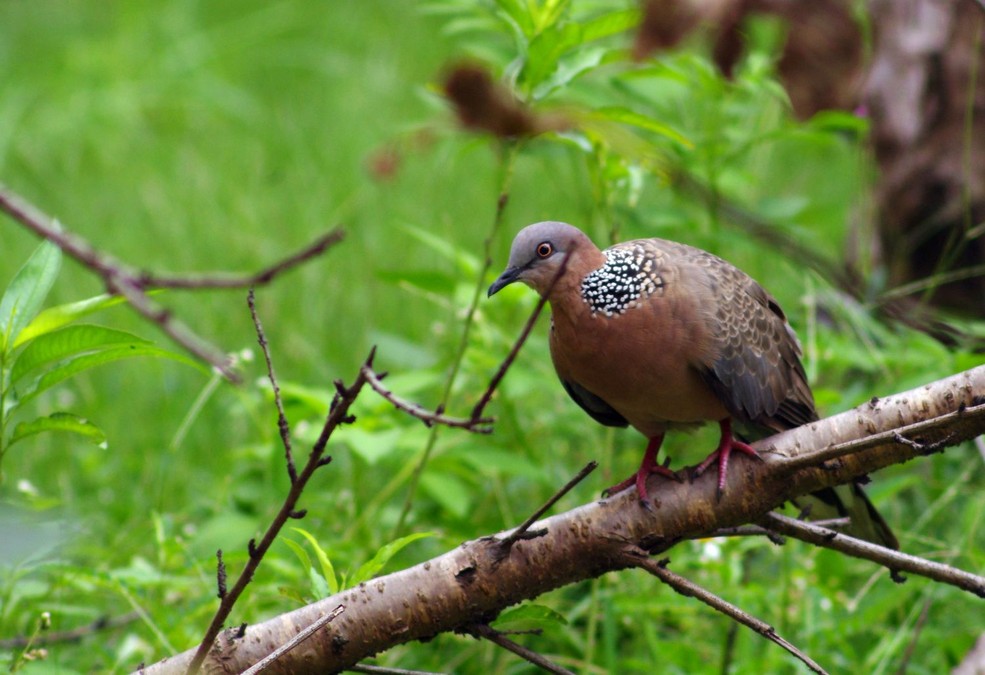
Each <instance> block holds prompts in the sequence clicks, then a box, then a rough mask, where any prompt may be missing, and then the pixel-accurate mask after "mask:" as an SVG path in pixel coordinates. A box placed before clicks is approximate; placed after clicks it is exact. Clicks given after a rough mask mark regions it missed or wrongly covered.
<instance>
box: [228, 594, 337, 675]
mask: <svg viewBox="0 0 985 675" xmlns="http://www.w3.org/2000/svg"><path fill="white" fill-rule="evenodd" d="M344 611H345V605H339V606H338V607H336V608H335V609H333V610H332V611H331V612H329V613H328V614H326V615H325V616H322V617H319V619H318V620H317V621H315V622H313V623H312V624H311V625H310V626H306V627H305V628H304V629H303V630H302V631H301V632H300V633H298V634H297V635H295V636H294V637H292V638H291V639H290V640H288V641H287V642H286V643H284V644H282V645H281V646H280V647H278V648H277V649H275V650H274V651H272V652H270V653H269V654H267V656H265V657H263V659H261V660H260V661H257V662H256V663H255V664H254V665H253V666H251V667H249V668H247V669H246V670H244V671H243V672H242V675H257V673H260V672H263V671H264V670H266V669H267V667H269V666H270V665H272V664H273V662H274V661H276V660H277V659H279V658H280V657H282V656H283V655H284V654H286V653H287V652H289V651H291V650H292V649H294V648H295V647H297V646H298V645H299V644H301V643H302V642H304V641H305V640H307V639H308V638H310V637H311V636H312V635H314V634H315V633H316V632H318V630H319V629H321V628H324V627H325V626H326V625H328V624H329V623H331V622H332V621H334V620H335V619H336V618H338V616H339V614H341V613H342V612H344Z"/></svg>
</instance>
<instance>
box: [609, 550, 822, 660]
mask: <svg viewBox="0 0 985 675" xmlns="http://www.w3.org/2000/svg"><path fill="white" fill-rule="evenodd" d="M626 559H627V562H629V563H630V564H631V565H632V566H633V567H639V568H642V569H644V570H646V571H647V572H649V573H650V574H652V575H653V576H655V577H657V578H658V579H660V581H662V582H664V583H665V584H667V585H668V586H670V587H671V588H672V589H674V590H675V591H677V592H678V593H680V594H681V595H683V596H685V597H692V598H697V599H698V600H700V601H701V602H703V603H705V604H706V605H708V606H709V607H711V608H712V609H714V610H716V611H718V612H721V613H722V614H724V615H725V616H727V617H729V618H731V619H733V620H735V621H738V622H739V623H741V624H742V625H744V626H747V627H749V628H751V629H753V630H754V631H756V632H757V633H759V634H760V635H762V636H763V637H764V638H766V639H767V640H770V641H771V642H775V643H776V644H778V645H779V646H781V647H783V648H784V649H786V650H787V651H788V652H790V653H791V654H793V655H794V656H796V657H797V658H798V659H800V660H801V661H802V662H803V663H804V664H805V665H806V666H807V667H808V668H810V669H811V670H813V671H814V672H815V673H825V672H826V671H825V670H824V668H822V667H821V666H820V665H818V664H817V663H816V662H815V661H814V660H813V659H812V658H811V657H809V656H808V655H807V654H805V653H804V652H802V651H800V650H799V649H798V648H797V647H795V646H794V645H792V644H791V643H790V642H787V640H785V639H784V638H782V637H780V636H779V635H778V634H777V632H776V630H775V629H774V628H773V626H770V625H769V624H768V623H766V622H764V621H761V620H759V619H757V618H756V617H754V616H753V615H751V614H749V613H748V612H745V611H743V610H742V609H740V608H738V607H736V606H735V605H733V604H732V603H730V602H728V601H726V600H723V599H722V598H720V597H718V596H717V595H715V594H714V593H712V592H710V591H708V590H706V589H704V588H702V587H701V586H698V585H697V584H696V583H694V582H693V581H690V580H688V579H685V578H684V577H682V576H681V575H679V574H677V573H675V572H671V571H670V570H669V569H667V563H668V562H670V560H669V559H667V558H665V559H663V560H654V559H653V558H651V557H650V556H649V555H647V554H646V552H645V551H643V550H642V549H631V550H629V551H627V552H626Z"/></svg>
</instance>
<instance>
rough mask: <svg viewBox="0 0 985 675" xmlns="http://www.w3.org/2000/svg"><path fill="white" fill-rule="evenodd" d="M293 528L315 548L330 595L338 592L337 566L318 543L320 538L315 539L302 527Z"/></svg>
mask: <svg viewBox="0 0 985 675" xmlns="http://www.w3.org/2000/svg"><path fill="white" fill-rule="evenodd" d="M291 529H292V530H294V531H295V532H297V533H298V534H300V535H301V536H302V537H304V538H305V539H307V540H308V543H309V544H311V548H312V549H314V551H315V557H317V558H318V564H319V565H320V566H321V572H322V573H321V576H323V577H324V578H325V582H326V583H327V584H328V593H329V595H334V594H335V593H338V592H339V581H338V578H337V577H336V576H335V567H333V566H332V561H331V560H329V558H328V554H327V553H325V551H324V549H322V547H321V545H320V544H319V543H318V540H317V539H315V536H314V535H313V534H311V533H310V532H308V531H307V530H303V529H301V528H300V527H292V528H291ZM311 570H314V567H312V568H311ZM309 571H310V570H309Z"/></svg>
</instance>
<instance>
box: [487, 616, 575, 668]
mask: <svg viewBox="0 0 985 675" xmlns="http://www.w3.org/2000/svg"><path fill="white" fill-rule="evenodd" d="M468 632H469V633H470V634H471V635H473V636H474V637H477V638H483V639H485V640H489V641H490V642H492V643H493V644H497V645H499V646H500V647H502V648H503V649H507V650H509V651H511V652H513V653H514V654H516V655H517V656H519V657H520V658H522V659H525V660H527V661H529V662H530V663H532V664H534V665H535V666H537V667H538V668H541V669H542V670H546V671H547V672H549V673H556V674H557V675H574V673H572V672H571V671H570V670H567V669H565V668H562V667H561V666H559V665H557V664H556V663H553V662H551V661H548V660H547V659H546V658H544V657H543V656H541V655H540V654H538V653H537V652H535V651H532V650H530V649H527V648H526V647H524V646H523V645H520V644H517V643H516V642H513V640H510V639H509V638H507V637H506V636H505V635H503V634H502V633H500V632H499V631H498V630H496V629H495V628H492V627H491V626H488V625H486V624H476V625H474V626H470V627H469V628H468Z"/></svg>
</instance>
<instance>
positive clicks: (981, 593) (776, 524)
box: [762, 513, 985, 598]
mask: <svg viewBox="0 0 985 675" xmlns="http://www.w3.org/2000/svg"><path fill="white" fill-rule="evenodd" d="M762 525H763V527H765V528H767V529H769V530H772V531H773V532H779V533H780V534H784V535H786V536H788V537H793V538H794V539H800V540H801V541H806V542H807V543H809V544H814V545H815V546H822V547H824V548H830V549H834V550H835V551H841V552H842V553H844V554H846V555H850V556H853V557H855V558H864V559H865V560H871V561H872V562H874V563H878V564H880V565H882V566H883V567H887V568H889V569H890V570H892V571H894V572H897V573H899V572H910V573H911V574H918V575H920V576H922V577H927V578H928V579H933V580H934V581H938V582H940V583H942V584H950V585H951V586H956V587H957V588H960V589H961V590H963V591H968V592H969V593H974V594H975V595H977V596H978V597H980V598H985V578H983V577H980V576H978V575H975V574H969V573H968V572H965V571H963V570H959V569H956V568H954V567H951V566H950V565H943V564H941V563H939V562H934V561H932V560H927V559H925V558H920V557H918V556H915V555H908V554H906V553H902V552H900V551H894V550H892V549H889V548H884V547H882V546H876V545H875V544H870V543H869V542H867V541H863V540H861V539H856V538H855V537H851V536H849V535H847V534H842V533H840V532H835V531H834V530H829V529H827V528H825V527H820V526H818V525H816V524H815V523H808V522H804V521H802V520H795V519H793V518H788V517H787V516H782V515H780V514H778V513H768V514H766V517H765V518H763V521H762Z"/></svg>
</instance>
